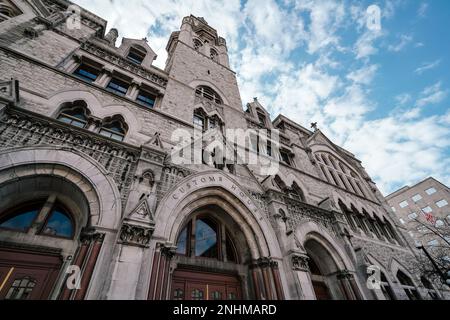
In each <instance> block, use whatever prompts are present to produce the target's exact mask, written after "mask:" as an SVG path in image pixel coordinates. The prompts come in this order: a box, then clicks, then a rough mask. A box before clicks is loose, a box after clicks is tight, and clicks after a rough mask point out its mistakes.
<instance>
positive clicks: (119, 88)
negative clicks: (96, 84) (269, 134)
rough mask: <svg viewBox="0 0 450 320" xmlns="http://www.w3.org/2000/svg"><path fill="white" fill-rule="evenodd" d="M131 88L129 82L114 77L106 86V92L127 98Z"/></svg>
mask: <svg viewBox="0 0 450 320" xmlns="http://www.w3.org/2000/svg"><path fill="white" fill-rule="evenodd" d="M129 87H130V83H129V82H127V81H125V80H122V79H120V78H118V77H113V78H112V79H111V80H110V81H109V83H108V85H107V86H106V90H108V91H110V92H113V93H115V94H118V95H120V96H125V95H126V94H127V92H128V88H129Z"/></svg>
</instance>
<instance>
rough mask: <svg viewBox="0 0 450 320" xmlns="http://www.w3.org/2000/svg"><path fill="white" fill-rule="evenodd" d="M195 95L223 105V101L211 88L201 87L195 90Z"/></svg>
mask: <svg viewBox="0 0 450 320" xmlns="http://www.w3.org/2000/svg"><path fill="white" fill-rule="evenodd" d="M195 94H196V95H197V96H199V97H203V98H205V99H208V100H210V101H213V102H215V103H217V104H222V99H221V98H220V96H219V94H218V93H217V92H215V91H214V90H213V89H211V88H210V87H207V86H199V87H197V88H196V89H195Z"/></svg>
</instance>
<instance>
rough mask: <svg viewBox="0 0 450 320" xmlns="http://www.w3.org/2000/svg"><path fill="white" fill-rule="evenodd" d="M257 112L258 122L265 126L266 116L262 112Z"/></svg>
mask: <svg viewBox="0 0 450 320" xmlns="http://www.w3.org/2000/svg"><path fill="white" fill-rule="evenodd" d="M257 113H258V121H259V124H260V125H262V126H265V125H266V116H265V115H264V113H262V112H259V111H258V112H257Z"/></svg>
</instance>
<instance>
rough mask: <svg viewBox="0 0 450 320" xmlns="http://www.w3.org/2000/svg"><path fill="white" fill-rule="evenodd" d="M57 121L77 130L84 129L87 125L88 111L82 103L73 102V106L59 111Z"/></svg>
mask: <svg viewBox="0 0 450 320" xmlns="http://www.w3.org/2000/svg"><path fill="white" fill-rule="evenodd" d="M58 120H59V121H62V122H65V123H68V124H70V125H73V126H75V127H78V128H86V127H87V123H88V111H87V110H86V108H85V106H84V102H74V103H73V106H71V107H66V108H63V109H62V110H61V112H60V113H59V115H58Z"/></svg>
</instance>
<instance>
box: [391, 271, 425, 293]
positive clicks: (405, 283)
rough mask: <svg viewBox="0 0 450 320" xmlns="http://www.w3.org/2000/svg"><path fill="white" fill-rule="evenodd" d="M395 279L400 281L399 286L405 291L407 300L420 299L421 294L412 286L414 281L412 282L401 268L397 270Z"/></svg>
mask: <svg viewBox="0 0 450 320" xmlns="http://www.w3.org/2000/svg"><path fill="white" fill-rule="evenodd" d="M397 279H398V281H399V282H400V285H401V287H402V288H403V290H404V291H405V293H406V295H407V296H408V298H409V300H421V299H422V298H421V296H420V295H419V293H418V292H417V289H416V287H415V286H414V283H413V282H412V280H411V278H410V277H408V276H407V275H406V274H405V273H404V272H402V271H401V270H398V272H397Z"/></svg>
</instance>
